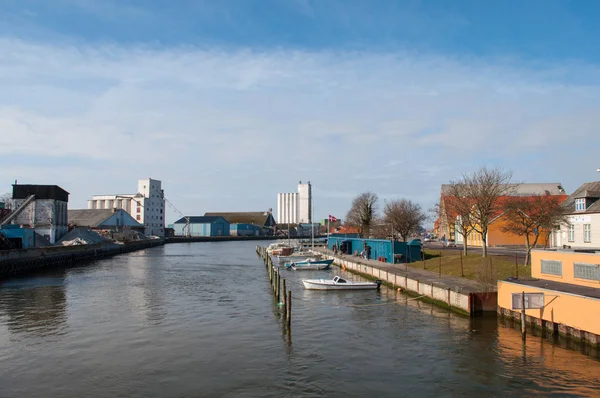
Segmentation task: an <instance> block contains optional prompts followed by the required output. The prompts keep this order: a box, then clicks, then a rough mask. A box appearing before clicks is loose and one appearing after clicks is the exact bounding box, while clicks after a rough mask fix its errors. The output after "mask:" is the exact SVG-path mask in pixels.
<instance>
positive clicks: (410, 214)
mask: <svg viewBox="0 0 600 398" xmlns="http://www.w3.org/2000/svg"><path fill="white" fill-rule="evenodd" d="M383 214H384V220H385V222H386V223H389V224H391V225H392V230H393V231H394V232H395V231H397V232H398V234H400V237H401V238H402V241H403V242H406V241H407V239H408V237H409V236H410V235H411V234H413V233H415V232H417V231H418V230H419V228H420V226H421V224H422V223H423V222H425V221H426V220H427V214H426V213H424V212H423V211H422V210H421V206H420V205H419V204H418V203H414V202H412V201H410V200H408V199H397V200H392V201H390V202H386V203H385V208H384V210H383Z"/></svg>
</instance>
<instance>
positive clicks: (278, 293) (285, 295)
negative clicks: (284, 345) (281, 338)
mask: <svg viewBox="0 0 600 398" xmlns="http://www.w3.org/2000/svg"><path fill="white" fill-rule="evenodd" d="M256 254H258V255H259V256H260V257H261V258H262V259H263V261H264V263H265V267H266V268H267V275H268V276H269V282H270V283H271V288H272V289H273V295H274V296H275V300H277V304H278V305H280V306H282V308H283V319H284V321H285V325H286V326H287V328H288V330H289V329H290V327H291V325H292V291H291V290H287V288H286V284H285V278H282V277H281V274H280V273H279V267H275V266H274V265H273V260H272V259H271V256H270V255H269V253H267V249H266V248H265V247H262V246H256Z"/></svg>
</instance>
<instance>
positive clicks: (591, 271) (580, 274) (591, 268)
mask: <svg viewBox="0 0 600 398" xmlns="http://www.w3.org/2000/svg"><path fill="white" fill-rule="evenodd" d="M573 269H574V271H575V272H574V274H575V278H579V279H587V280H590V281H598V280H600V272H599V271H598V265H596V264H584V263H574V264H573Z"/></svg>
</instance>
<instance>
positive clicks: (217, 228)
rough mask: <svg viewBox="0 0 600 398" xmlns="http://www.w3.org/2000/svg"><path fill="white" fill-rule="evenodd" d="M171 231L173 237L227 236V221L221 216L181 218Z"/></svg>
mask: <svg viewBox="0 0 600 398" xmlns="http://www.w3.org/2000/svg"><path fill="white" fill-rule="evenodd" d="M188 228H189V229H188ZM173 229H174V230H175V236H229V221H227V220H226V219H224V218H223V217H221V216H190V217H182V218H180V219H179V220H177V221H175V222H174V223H173Z"/></svg>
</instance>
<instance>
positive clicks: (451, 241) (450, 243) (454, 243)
mask: <svg viewBox="0 0 600 398" xmlns="http://www.w3.org/2000/svg"><path fill="white" fill-rule="evenodd" d="M446 247H456V242H455V241H454V239H450V240H448V241H447V242H446Z"/></svg>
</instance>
